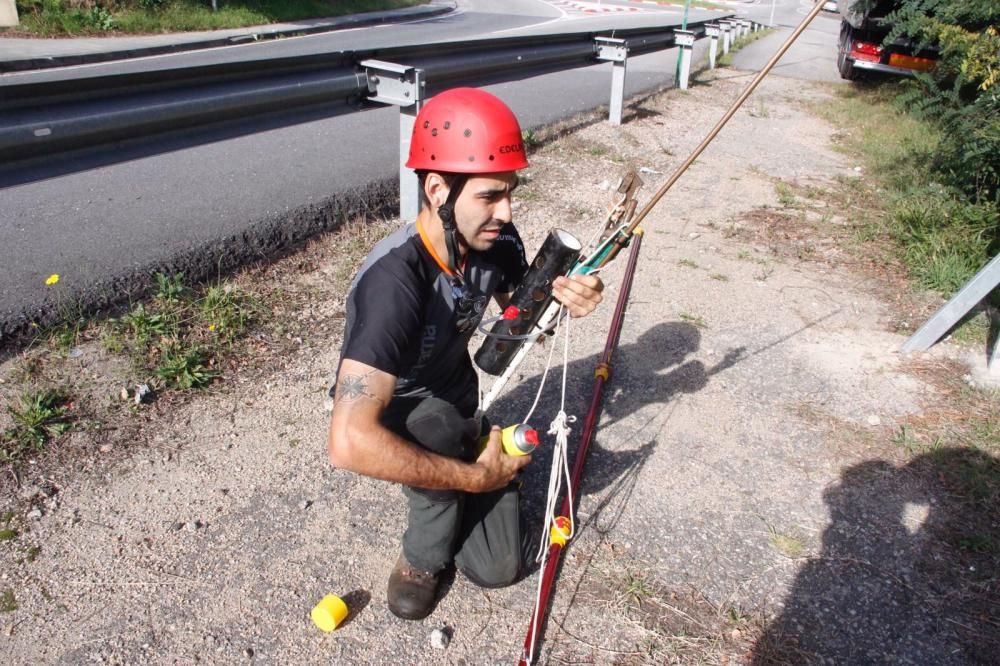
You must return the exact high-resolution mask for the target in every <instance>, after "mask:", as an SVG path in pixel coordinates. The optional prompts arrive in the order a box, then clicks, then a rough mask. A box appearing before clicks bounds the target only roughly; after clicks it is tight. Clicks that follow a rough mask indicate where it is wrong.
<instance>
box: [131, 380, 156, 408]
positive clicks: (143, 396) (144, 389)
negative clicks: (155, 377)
mask: <svg viewBox="0 0 1000 666" xmlns="http://www.w3.org/2000/svg"><path fill="white" fill-rule="evenodd" d="M153 397H154V394H153V389H151V388H150V387H149V384H136V386H135V404H137V405H142V404H144V403H147V402H152V401H153Z"/></svg>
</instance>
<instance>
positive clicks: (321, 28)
mask: <svg viewBox="0 0 1000 666" xmlns="http://www.w3.org/2000/svg"><path fill="white" fill-rule="evenodd" d="M455 8H456V3H455V2H454V0H447V1H445V2H432V3H431V4H429V5H421V6H419V7H410V8H406V9H394V10H389V11H384V12H370V13H368V14H354V15H350V16H344V17H340V18H336V19H331V20H329V21H328V22H325V23H321V24H318V25H314V26H309V27H305V28H287V29H274V30H267V29H265V30H260V31H250V32H246V33H244V34H241V35H233V36H231V37H219V38H210V39H204V40H194V41H190V42H180V43H177V44H161V45H159V46H147V47H141V48H134V49H121V50H118V51H106V52H103V53H79V54H72V55H64V56H50V57H40V58H24V59H21V60H4V61H0V74H3V73H9V72H26V71H31V70H37V69H50V68H53V67H70V66H73V65H89V64H93V63H100V62H111V61H115V60H126V59H128V58H143V57H147V56H155V55H164V54H167V53H182V52H185V51H197V50H201V49H209V48H217V47H220V46H234V45H237V44H245V43H248V42H259V41H265V40H270V39H277V38H280V37H300V36H303V35H312V34H317V33H322V32H336V31H337V30H349V29H352V28H362V27H367V26H372V25H380V24H385V23H395V22H397V21H400V20H407V19H414V18H433V17H435V16H441V15H443V14H448V13H451V12H453V11H455Z"/></svg>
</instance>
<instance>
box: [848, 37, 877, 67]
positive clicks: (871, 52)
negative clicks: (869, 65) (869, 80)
mask: <svg viewBox="0 0 1000 666" xmlns="http://www.w3.org/2000/svg"><path fill="white" fill-rule="evenodd" d="M882 51H883V49H882V47H881V46H879V45H878V44H873V43H871V42H862V41H860V40H855V41H853V42H851V57H852V58H854V59H855V60H867V61H868V62H879V61H881V60H882Z"/></svg>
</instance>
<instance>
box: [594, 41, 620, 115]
mask: <svg viewBox="0 0 1000 666" xmlns="http://www.w3.org/2000/svg"><path fill="white" fill-rule="evenodd" d="M594 50H595V51H596V52H597V59H598V60H608V61H610V62H611V64H612V69H611V104H610V105H609V108H608V122H609V123H611V124H612V125H621V124H622V107H623V106H624V104H625V67H626V65H627V61H628V43H627V42H626V41H625V40H624V39H615V38H613V37H595V38H594Z"/></svg>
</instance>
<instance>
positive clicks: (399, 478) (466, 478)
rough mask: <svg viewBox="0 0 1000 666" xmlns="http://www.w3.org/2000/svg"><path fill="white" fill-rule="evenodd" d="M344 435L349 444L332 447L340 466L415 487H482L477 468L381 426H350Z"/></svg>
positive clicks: (332, 452) (438, 488)
mask: <svg viewBox="0 0 1000 666" xmlns="http://www.w3.org/2000/svg"><path fill="white" fill-rule="evenodd" d="M344 435H346V437H345V439H346V441H345V442H343V443H342V444H341V445H340V446H339V447H333V448H331V460H332V461H333V463H334V464H335V465H336V466H338V467H342V468H344V469H347V470H350V471H352V472H356V473H358V474H364V475H365V476H370V477H373V478H376V479H382V480H384V481H394V482H396V483H402V484H404V485H407V486H413V487H415V488H428V489H432V490H466V491H475V490H476V488H477V487H478V483H479V481H480V480H479V478H478V475H477V473H476V472H477V468H476V466H475V465H472V464H469V463H465V462H462V461H461V460H456V459H455V458H448V457H446V456H442V455H438V454H436V453H432V452H430V451H427V450H426V449H422V448H420V447H419V446H417V445H416V444H414V443H412V442H409V441H407V440H405V439H403V438H402V437H399V436H398V435H396V434H395V433H393V432H392V431H390V430H388V429H386V428H385V427H383V426H381V425H374V426H371V427H366V428H363V429H362V428H360V427H357V426H355V427H351V426H348V427H347V428H346V432H344ZM334 449H336V453H335V452H334Z"/></svg>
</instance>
